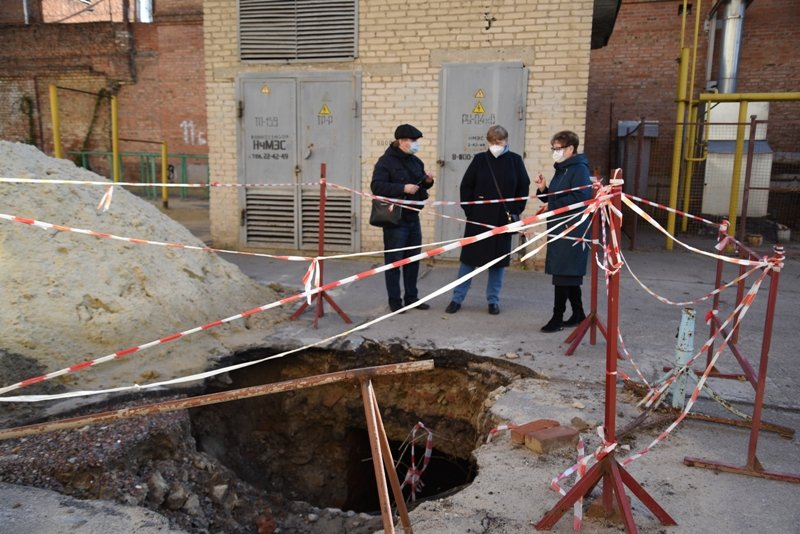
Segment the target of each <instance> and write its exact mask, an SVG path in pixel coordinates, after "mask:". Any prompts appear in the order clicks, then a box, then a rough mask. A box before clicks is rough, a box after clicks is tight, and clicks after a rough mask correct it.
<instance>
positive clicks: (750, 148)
mask: <svg viewBox="0 0 800 534" xmlns="http://www.w3.org/2000/svg"><path fill="white" fill-rule="evenodd" d="M755 147H756V116H755V115H750V137H749V138H748V142H747V162H746V163H745V166H744V190H743V191H742V225H741V228H739V241H742V242H744V234H745V231H746V230H747V204H748V203H749V201H750V176H751V175H752V171H753V153H754V152H755Z"/></svg>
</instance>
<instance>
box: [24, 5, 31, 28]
mask: <svg viewBox="0 0 800 534" xmlns="http://www.w3.org/2000/svg"><path fill="white" fill-rule="evenodd" d="M22 12H23V13H24V14H25V25H26V26H27V25H28V24H30V19H29V18H28V0H22Z"/></svg>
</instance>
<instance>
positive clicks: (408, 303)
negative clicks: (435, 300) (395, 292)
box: [406, 300, 431, 310]
mask: <svg viewBox="0 0 800 534" xmlns="http://www.w3.org/2000/svg"><path fill="white" fill-rule="evenodd" d="M415 302H417V301H416V300H412V301H410V302H406V306H411V305H412V304H414V303H415ZM416 309H418V310H430V309H431V305H430V304H428V303H427V302H423V303H422V304H420V305H419V306H416Z"/></svg>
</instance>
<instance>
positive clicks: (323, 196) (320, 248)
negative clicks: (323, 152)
mask: <svg viewBox="0 0 800 534" xmlns="http://www.w3.org/2000/svg"><path fill="white" fill-rule="evenodd" d="M326 172H327V166H326V165H325V164H324V163H320V165H319V235H318V238H317V255H318V256H319V257H320V258H321V257H323V256H324V255H325V204H326V200H327V195H328V184H327V182H326V180H325V175H326ZM323 263H324V261H323V260H320V261H319V265H318V268H319V283H320V285H322V284H323V281H322V275H323V272H322V270H323ZM324 300H325V299H324V298H322V294H318V295H317V316H316V319H314V326H316V325H317V319H319V318H320V317H322V316H323V315H325V309H324V308H323V307H322V301H324Z"/></svg>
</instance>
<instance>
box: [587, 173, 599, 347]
mask: <svg viewBox="0 0 800 534" xmlns="http://www.w3.org/2000/svg"><path fill="white" fill-rule="evenodd" d="M597 179H598V180H601V178H600V177H599V176H598V177H597ZM599 192H600V189H595V191H594V196H595V197H597V195H598V194H599ZM598 243H600V217H598V214H597V213H595V216H594V217H593V218H592V249H591V250H592V257H591V258H590V260H589V263H591V264H592V296H591V300H590V302H591V306H592V309H591V312H590V313H591V315H592V326H591V327H590V330H589V343H591V344H592V345H594V344H596V343H597V290H598V287H597V286H598V281H597V280H598V274H599V272H600V267H598V265H597V253H598V251H599V250H600V245H599V244H598Z"/></svg>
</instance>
